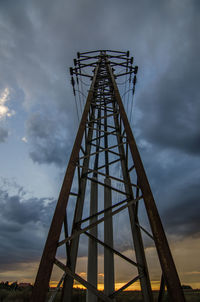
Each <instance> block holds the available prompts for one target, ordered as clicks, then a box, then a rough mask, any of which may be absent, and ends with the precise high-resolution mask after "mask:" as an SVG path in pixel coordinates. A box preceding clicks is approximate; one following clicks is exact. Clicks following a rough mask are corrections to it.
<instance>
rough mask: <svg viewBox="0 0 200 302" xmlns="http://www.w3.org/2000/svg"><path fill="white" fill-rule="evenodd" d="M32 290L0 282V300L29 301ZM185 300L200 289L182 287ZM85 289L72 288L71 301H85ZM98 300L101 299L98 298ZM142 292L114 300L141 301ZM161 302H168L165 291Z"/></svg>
mask: <svg viewBox="0 0 200 302" xmlns="http://www.w3.org/2000/svg"><path fill="white" fill-rule="evenodd" d="M31 292H32V286H26V287H20V286H19V284H17V282H14V283H12V284H9V283H8V282H5V283H4V282H2V283H0V302H12V301H13V302H29V301H30V296H31ZM51 292H52V289H50V291H49V293H48V296H49V297H50V295H51ZM184 293H185V297H186V302H199V301H200V290H191V289H189V288H187V289H185V288H184ZM153 295H154V301H158V292H157V291H154V292H153ZM54 301H55V302H60V301H61V292H58V294H57V296H56V298H55V300H54ZM85 301H86V291H85V290H83V289H78V288H74V290H73V298H72V302H85ZM98 301H99V302H100V301H101V300H98ZM142 301H143V300H142V294H141V292H140V291H125V292H123V293H120V294H119V295H118V296H117V297H116V302H142ZM163 302H170V300H169V298H168V296H167V293H165V297H164V300H163Z"/></svg>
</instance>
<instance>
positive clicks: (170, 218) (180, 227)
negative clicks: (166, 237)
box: [163, 182, 200, 237]
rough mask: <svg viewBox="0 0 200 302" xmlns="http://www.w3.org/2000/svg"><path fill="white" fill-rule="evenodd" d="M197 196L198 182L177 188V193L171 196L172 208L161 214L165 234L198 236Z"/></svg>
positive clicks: (199, 205)
mask: <svg viewBox="0 0 200 302" xmlns="http://www.w3.org/2000/svg"><path fill="white" fill-rule="evenodd" d="M188 188H189V190H188ZM199 196H200V186H199V182H198V183H192V184H191V183H189V184H188V185H186V186H184V187H181V188H179V187H178V188H177V192H175V194H174V195H173V196H171V198H173V201H174V206H171V207H170V208H168V210H166V211H165V212H164V213H163V221H164V223H165V225H166V230H167V232H169V233H170V234H173V235H177V236H180V237H187V236H194V237H195V236H199V234H200V220H199V213H200V199H199Z"/></svg>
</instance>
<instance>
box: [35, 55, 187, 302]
mask: <svg viewBox="0 0 200 302" xmlns="http://www.w3.org/2000/svg"><path fill="white" fill-rule="evenodd" d="M137 71H138V67H137V66H133V58H132V57H129V52H121V51H111V50H97V51H90V52H84V53H78V54H77V59H75V60H74V67H73V68H70V74H71V84H72V86H73V92H74V95H75V96H76V94H77V92H78V95H79V97H80V103H79V105H78V104H77V100H76V109H77V115H78V114H80V111H79V109H80V108H81V106H82V109H83V112H82V117H81V121H80V124H79V128H78V132H77V136H76V139H75V142H74V146H73V149H72V153H71V157H70V159H69V163H68V167H67V170H66V174H65V177H64V181H63V185H62V187H61V191H60V195H59V198H58V203H57V206H56V209H55V213H54V216H53V220H52V223H51V227H50V230H49V234H48V237H47V241H46V244H45V247H44V251H43V255H42V259H41V262H40V266H39V269H38V273H37V277H36V280H35V284H34V289H33V294H32V298H31V301H37V302H43V301H46V297H47V292H48V288H49V283H50V278H51V274H52V270H53V267H54V266H56V267H58V268H59V269H60V270H61V271H63V275H62V277H61V279H60V281H59V283H58V285H57V288H56V289H55V291H54V292H52V295H51V297H50V298H49V301H53V300H54V298H55V296H56V294H57V292H58V290H59V289H60V290H62V296H61V300H62V301H63V302H64V301H69V302H70V301H71V300H72V291H73V284H74V280H75V281H77V282H79V283H80V284H82V285H83V286H84V287H86V288H87V296H86V300H87V302H97V301H98V299H100V300H102V301H108V302H109V301H110V302H111V301H115V299H116V298H117V296H118V295H119V293H121V292H122V291H123V290H125V289H126V288H128V287H129V286H130V285H132V284H134V283H135V282H139V283H140V287H141V292H142V297H143V301H145V302H147V301H148V302H151V301H153V295H152V289H151V280H150V275H149V272H148V265H147V260H146V255H145V248H144V243H143V235H142V233H144V234H146V235H147V236H148V237H149V238H150V239H151V240H153V242H154V244H155V248H156V250H157V254H158V261H159V262H160V267H161V272H162V273H161V283H160V284H161V285H160V292H159V297H158V301H162V297H163V293H164V290H165V286H166V287H167V290H168V293H169V296H170V299H171V300H170V301H174V302H175V301H176V302H181V301H185V300H184V295H183V292H182V288H181V285H180V281H179V277H178V274H177V271H176V267H175V264H174V261H173V258H172V255H171V252H170V249H169V245H168V242H167V239H166V235H165V232H164V229H163V226H162V223H161V219H160V216H159V213H158V210H157V207H156V204H155V201H154V198H153V194H152V192H151V189H150V185H149V182H148V179H147V176H146V173H145V170H144V167H143V164H142V161H141V158H140V154H139V152H138V148H137V145H136V142H135V139H134V136H133V133H132V130H131V127H130V124H129V120H128V117H127V114H126V111H125V107H128V111H130V110H131V113H132V104H131V106H130V103H127V104H124V103H123V102H122V98H121V96H120V92H119V89H118V85H117V83H116V81H117V80H118V79H119V78H124V77H125V78H126V82H128V86H129V88H128V91H125V93H124V94H126V93H129V92H130V91H131V94H134V91H135V84H136V74H137ZM83 78H85V79H89V80H91V85H90V88H89V91H88V95H87V97H85V103H82V102H83V99H84V97H83V93H80V89H79V87H80V86H81V85H85V83H84V81H83ZM119 84H121V83H119ZM76 86H77V88H78V89H76ZM81 94H82V95H81ZM83 105H84V108H83ZM124 105H125V107H124ZM79 107H80V108H79ZM141 203H143V205H144V207H143V212H144V211H145V212H146V214H147V218H148V222H149V225H150V228H151V231H149V230H147V229H146V228H144V227H143V226H142V225H141V222H140V219H139V218H140V217H139V214H140V210H139V208H140V204H141ZM73 207H74V210H72V208H73ZM119 215H121V216H120V217H121V220H119V221H116V220H115V221H114V219H115V218H116V217H118V216H119ZM142 215H143V214H142ZM72 217H73V219H72ZM70 225H71V226H70ZM116 233H117V234H116ZM128 234H130V236H131V238H132V239H131V240H132V243H130V245H129V247H130V246H131V244H133V249H132V252H133V256H134V257H135V258H134V260H133V258H132V257H128V256H127V255H125V253H123V240H121V241H120V238H118V239H119V243H115V238H116V237H120V236H121V237H125V238H126V236H128ZM81 237H85V238H87V239H88V240H86V242H85V245H88V248H87V251H86V252H85V254H87V280H86V279H84V278H83V276H82V275H80V274H78V273H77V272H76V264H77V258H78V252H79V241H80V238H81ZM122 239H123V238H122ZM98 246H100V247H103V250H100V249H98ZM63 247H65V251H64V252H65V254H64V252H61V253H60V254H59V249H61V248H63ZM57 255H58V256H57ZM99 257H101V259H103V263H104V265H103V266H104V269H103V274H102V275H103V279H104V291H103V292H102V291H100V290H98V271H99V270H98V259H99ZM116 257H119V259H121V260H123V261H125V262H127V263H129V264H130V265H131V266H133V267H134V268H135V270H136V275H134V276H132V279H131V280H130V281H129V282H127V283H126V284H125V285H123V286H122V287H121V288H119V289H117V290H116V289H115V276H116V273H115V268H116V265H117V261H116V259H117V258H116ZM121 260H120V261H121Z"/></svg>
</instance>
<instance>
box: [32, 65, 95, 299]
mask: <svg viewBox="0 0 200 302" xmlns="http://www.w3.org/2000/svg"><path fill="white" fill-rule="evenodd" d="M98 68H99V64H98V65H97V67H96V69H95V75H94V78H93V81H92V83H91V87H90V90H89V93H88V97H87V101H86V105H85V109H84V112H83V115H82V119H81V122H80V126H79V129H78V132H77V136H76V139H75V142H74V146H73V149H72V153H71V157H70V160H69V164H68V167H67V170H66V174H65V177H64V181H63V184H62V187H61V191H60V195H59V198H58V203H57V206H56V209H55V212H54V216H53V220H52V223H51V226H50V229H49V234H48V237H47V241H46V244H45V247H44V251H43V255H42V258H41V261H40V265H39V269H38V273H37V276H36V280H35V284H34V288H33V293H32V296H31V300H30V301H31V302H35V301H37V302H44V301H45V298H46V293H47V291H48V288H49V281H50V276H51V272H52V268H53V263H54V258H55V254H56V250H57V244H58V241H59V237H60V232H61V228H62V224H63V221H64V217H65V210H66V207H67V203H68V198H69V194H70V190H71V185H72V182H73V177H74V172H75V169H76V162H77V160H78V157H79V151H80V147H81V142H82V138H83V134H84V131H85V125H86V122H87V116H88V113H89V108H90V105H91V102H92V99H93V91H94V84H95V81H96V76H97V72H98Z"/></svg>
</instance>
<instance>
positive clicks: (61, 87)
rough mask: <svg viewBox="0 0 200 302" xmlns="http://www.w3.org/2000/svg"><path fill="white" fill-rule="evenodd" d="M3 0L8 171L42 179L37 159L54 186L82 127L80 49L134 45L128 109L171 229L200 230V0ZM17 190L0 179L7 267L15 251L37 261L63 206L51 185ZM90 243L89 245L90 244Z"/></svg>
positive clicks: (0, 134)
mask: <svg viewBox="0 0 200 302" xmlns="http://www.w3.org/2000/svg"><path fill="white" fill-rule="evenodd" d="M0 8H1V9H0V19H1V21H0V33H1V40H0V57H1V60H0V69H1V81H0V89H1V91H4V90H5V88H6V87H9V91H10V99H9V109H10V110H11V112H14V111H15V115H13V118H12V119H9V122H7V123H5V125H4V124H2V125H1V126H0V142H3V143H4V144H1V146H2V148H1V152H2V153H1V158H2V159H4V161H3V164H4V163H5V164H4V169H2V172H1V173H2V176H4V174H5V175H7V173H8V171H10V174H13V173H14V171H20V175H22V176H21V181H22V182H23V178H24V182H26V178H27V177H26V175H33V176H30V182H31V183H34V182H35V174H34V172H33V174H31V172H32V170H31V169H33V165H34V167H35V169H37V170H38V171H39V172H38V173H37V177H38V179H39V180H38V182H41V186H44V184H43V182H42V181H40V177H41V179H43V178H42V175H43V174H45V173H46V175H48V177H49V182H48V180H47V181H46V182H45V185H46V186H47V188H46V191H47V192H48V185H49V186H51V184H52V183H53V182H58V179H59V181H60V175H61V174H62V175H63V171H64V169H65V168H66V164H67V160H68V158H69V155H70V152H71V149H72V145H73V141H74V137H75V135H76V131H77V127H78V119H77V116H76V109H75V102H74V96H73V93H72V89H71V84H70V76H69V67H70V66H71V65H72V63H73V58H74V57H75V56H76V53H77V51H87V50H95V49H116V50H122V51H126V50H130V53H131V55H133V56H134V60H135V64H136V65H138V66H139V72H138V81H137V86H136V92H135V96H134V99H133V101H134V103H133V105H134V107H133V115H132V117H130V111H128V117H129V119H131V120H132V123H131V124H132V129H133V132H134V135H135V137H136V141H137V143H138V147H139V150H140V153H141V157H142V160H143V162H144V166H145V169H146V172H147V175H148V178H149V182H150V184H151V187H152V191H153V193H154V196H155V200H156V203H157V205H158V209H159V212H160V214H161V218H162V220H163V223H164V226H165V229H166V230H167V233H168V235H169V238H173V236H175V237H177V238H187V237H189V236H196V237H198V236H199V230H200V225H199V220H198V213H199V193H200V192H199V175H200V172H199V171H200V161H199V155H200V127H199V120H200V102H199V99H200V89H199V79H200V60H199V53H200V32H199V27H200V4H199V1H195V0H192V1H190V2H188V1H187V0H183V1H181V0H177V1H175V0H170V1H167V2H163V1H157V0H156V1H154V2H150V1H148V0H142V1H139V2H138V1H133V0H127V1H119V0H117V1H116V0H115V1H114V0H110V1H106V0H103V1H91V0H84V1H80V0H75V1H72V0H71V1H65V0H59V1H56V2H55V1H52V0H50V1H47V0H44V1H42V2H41V1H39V0H36V1H25V0H19V1H15V2H13V1H11V0H7V1H5V0H3V1H1V4H0ZM87 90H88V87H85V92H86V93H87ZM12 110H14V111H12ZM8 133H9V139H8V140H7V138H8ZM22 138H23V142H22ZM5 142H6V143H5ZM7 142H8V143H9V144H10V145H6V144H7ZM24 142H26V144H25V143H24ZM22 144H23V145H22ZM6 148H7V149H6ZM11 150H13V153H12V155H11V154H10V153H11ZM25 154H26V155H27V158H26V157H25ZM6 158H7V161H6ZM15 158H16V159H15ZM30 163H31V164H30ZM26 165H27V171H26V173H25V167H26ZM20 167H23V172H21V170H20ZM44 167H45V168H44ZM52 167H53V168H52ZM45 169H46V170H45ZM33 170H34V169H33ZM52 172H53V173H52ZM40 174H41V175H40ZM58 174H59V176H58ZM31 177H32V179H31ZM45 179H46V178H45ZM60 182H61V181H60ZM21 185H22V187H23V183H22V184H21ZM30 186H31V184H30ZM23 190H24V191H25V192H26V188H23ZM23 190H22V191H23ZM38 190H39V189H38ZM56 190H57V191H58V189H57V187H56V189H55V191H56ZM11 191H12V190H11V188H8V189H5V188H4V187H2V188H1V189H0V209H1V212H0V213H1V214H0V215H2V217H1V218H2V219H1V223H0V234H1V238H2V241H1V242H2V244H1V250H0V255H1V259H2V266H3V267H5V266H6V265H9V263H8V260H6V259H8V258H9V259H10V261H11V263H14V262H17V261H18V262H20V261H27V262H28V261H33V260H35V259H36V261H38V259H39V257H40V255H41V251H42V247H43V244H44V240H45V238H46V234H47V231H48V227H49V224H50V220H51V217H52V215H53V209H54V207H55V200H54V199H52V198H51V197H50V196H48V194H47V195H45V196H47V197H46V198H41V197H36V196H38V195H39V194H38V195H37V192H35V193H33V194H32V195H31V196H28V195H27V194H25V195H24V194H22V191H20V192H18V191H17V192H15V193H12V192H11ZM57 191H56V192H55V195H56V194H57ZM56 196H57V195H56ZM123 221H124V220H123V218H122V219H121V220H120V219H119V221H118V222H120V224H121V225H122V228H121V229H120V230H118V234H119V236H118V237H119V247H120V248H121V250H123V251H125V250H128V249H129V248H130V247H131V244H129V243H130V239H129V237H130V236H129V237H128V236H127V237H126V236H124V233H126V231H127V230H126V226H125V225H124V224H123ZM142 223H143V221H142ZM144 226H145V227H148V225H146V222H145V220H144ZM120 238H121V239H120ZM147 243H148V242H147ZM81 244H82V243H81ZM24 251H26V252H24ZM81 251H82V252H81V253H82V254H81V255H85V246H84V244H83V245H82V250H81ZM8 254H9V255H8ZM7 256H9V257H7Z"/></svg>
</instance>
